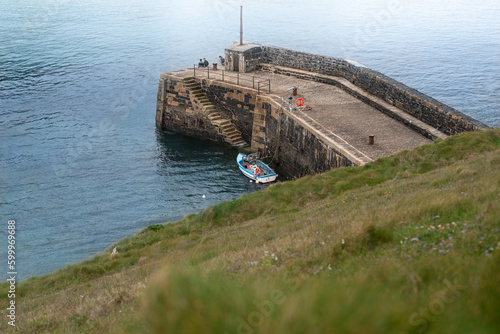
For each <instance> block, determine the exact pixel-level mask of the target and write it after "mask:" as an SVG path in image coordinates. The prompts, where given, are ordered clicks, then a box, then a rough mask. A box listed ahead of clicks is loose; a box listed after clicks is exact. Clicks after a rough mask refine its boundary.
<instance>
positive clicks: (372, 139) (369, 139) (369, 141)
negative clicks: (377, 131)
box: [368, 136, 375, 145]
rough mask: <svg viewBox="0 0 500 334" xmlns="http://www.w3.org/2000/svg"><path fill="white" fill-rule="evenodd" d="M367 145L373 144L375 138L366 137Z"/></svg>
mask: <svg viewBox="0 0 500 334" xmlns="http://www.w3.org/2000/svg"><path fill="white" fill-rule="evenodd" d="M368 144H369V145H374V144H375V136H368Z"/></svg>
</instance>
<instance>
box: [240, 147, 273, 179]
mask: <svg viewBox="0 0 500 334" xmlns="http://www.w3.org/2000/svg"><path fill="white" fill-rule="evenodd" d="M236 162H237V163H238V167H240V170H241V172H242V173H243V175H245V176H246V177H248V178H249V179H252V180H254V181H255V183H268V182H273V181H274V180H276V178H277V177H278V174H276V172H275V171H274V170H272V169H271V167H269V166H268V165H266V164H265V163H263V162H262V161H260V160H259V156H258V155H257V154H249V155H246V154H242V153H240V154H238V157H237V158H236Z"/></svg>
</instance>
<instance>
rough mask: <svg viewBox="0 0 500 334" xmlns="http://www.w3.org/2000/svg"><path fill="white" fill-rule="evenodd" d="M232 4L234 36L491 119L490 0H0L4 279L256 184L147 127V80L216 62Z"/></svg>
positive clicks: (152, 95)
mask: <svg viewBox="0 0 500 334" xmlns="http://www.w3.org/2000/svg"><path fill="white" fill-rule="evenodd" d="M240 4H243V5H244V17H245V36H244V38H245V40H249V41H252V42H256V43H262V44H270V45H276V46H282V47H287V48H292V49H296V50H300V51H307V52H311V53H318V54H323V55H328V56H336V57H341V58H349V59H352V60H356V61H359V62H361V63H363V64H365V65H367V66H369V67H371V68H373V69H376V70H378V71H380V72H382V73H384V74H387V75H389V76H391V77H393V78H395V79H397V80H399V81H402V82H403V83H405V84H407V85H409V86H411V87H414V88H416V89H418V90H420V91H422V92H424V93H426V94H429V95H430V96H432V97H434V98H436V99H438V100H440V101H442V102H444V103H446V104H448V105H450V106H452V107H454V108H456V109H458V110H460V111H462V112H464V113H466V114H468V115H470V116H472V117H474V118H476V119H478V120H480V121H482V122H484V123H486V124H488V125H491V126H499V125H500V56H499V55H500V20H498V17H500V2H498V1H481V2H480V3H479V4H476V3H475V2H471V1H463V0H460V1H451V0H445V1H439V2H437V1H430V0H423V1H418V2H417V1H409V0H400V1H397V0H387V1H384V0H373V1H366V0H363V1H361V0H337V1H299V0H286V1H285V0H282V1H264V0H254V1H251V0H248V1H236V0H221V1H217V0H214V1H193V0H191V1H173V0H172V1H169V0H167V1H165V0H163V1H159V0H148V1H145V0H136V1H133V0H120V1H100V0H82V1H73V0H54V1H42V0H31V1H30V0H27V1H23V2H14V1H8V0H0V9H1V10H0V219H1V225H0V226H2V228H1V234H0V238H1V241H0V247H1V249H0V259H4V260H5V262H6V258H7V255H6V253H7V249H6V248H7V247H6V245H7V242H6V239H7V235H6V230H7V221H8V220H10V219H15V220H16V227H17V237H18V239H17V246H18V249H17V251H18V252H17V254H16V255H17V270H18V272H19V275H18V278H20V279H25V278H27V277H29V276H33V275H41V274H45V273H49V272H52V271H53V270H55V269H57V268H61V267H63V266H65V265H67V264H70V263H74V262H77V261H80V260H83V259H86V258H89V257H91V256H93V255H94V254H95V253H98V252H102V251H104V250H105V249H106V248H107V247H109V246H110V245H111V244H112V243H113V242H115V241H117V240H119V239H120V238H122V237H125V236H128V235H131V234H133V233H135V232H137V231H138V230H140V229H142V228H144V227H145V226H148V225H150V224H156V223H163V222H167V221H176V220H178V219H179V218H181V217H183V216H184V215H185V214H187V213H189V212H197V211H200V210H202V209H203V208H204V207H206V206H208V205H213V204H215V203H217V202H219V201H221V200H228V199H234V198H236V197H238V196H240V195H241V194H242V193H245V192H250V191H254V190H255V189H257V188H256V185H255V184H250V183H249V182H248V180H247V179H246V178H245V177H243V176H242V175H240V173H239V171H238V170H237V168H236V166H235V163H234V159H235V156H236V153H237V151H236V150H235V149H232V148H228V147H225V146H219V145H213V144H211V143H208V142H204V141H198V140H194V139H190V138H185V137H181V136H176V135H167V134H159V133H157V132H156V131H155V125H154V118H155V104H156V93H157V83H158V79H159V74H160V73H161V72H164V71H168V70H175V69H181V68H185V67H189V66H191V65H192V64H193V63H196V62H197V60H198V59H199V58H201V57H206V58H207V59H209V60H210V61H211V62H215V61H216V60H217V58H218V55H220V54H222V53H223V50H224V47H226V46H228V45H229V44H231V43H232V41H233V40H238V39H239V6H240ZM261 187H262V186H261ZM203 195H205V198H203ZM4 260H2V261H4ZM2 268H5V269H4V270H5V273H6V272H7V268H6V266H5V265H4V266H3V267H2Z"/></svg>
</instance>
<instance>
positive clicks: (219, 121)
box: [156, 44, 487, 177]
mask: <svg viewBox="0 0 500 334" xmlns="http://www.w3.org/2000/svg"><path fill="white" fill-rule="evenodd" d="M225 55H226V65H225V71H221V70H212V71H208V70H207V69H204V70H201V69H186V70H180V71H174V72H169V73H163V74H162V75H161V78H160V82H159V86H158V100H157V112H156V125H157V128H158V129H160V130H168V131H172V132H176V133H180V134H184V135H189V136H193V137H197V138H202V139H208V140H212V141H217V142H223V143H228V144H231V145H233V146H246V145H249V146H251V148H252V150H254V151H258V152H260V153H261V154H262V155H264V156H267V157H269V158H272V159H273V160H274V161H275V162H277V163H278V164H280V166H281V168H282V169H283V170H284V171H285V172H287V173H288V174H289V175H292V176H295V177H300V176H304V175H307V174H315V173H320V172H324V171H327V170H329V169H331V168H335V167H342V166H359V165H363V164H365V163H367V162H369V161H372V160H374V159H376V158H378V157H381V156H387V155H390V154H394V153H396V152H398V151H400V150H402V149H411V148H413V147H415V146H417V145H419V144H421V143H426V142H430V140H434V139H436V138H445V137H446V136H447V135H453V134H457V133H461V132H466V131H478V130H483V129H485V128H487V126H486V125H484V124H482V123H481V122H478V121H476V120H474V119H472V118H470V117H468V116H467V115H464V114H462V113H460V112H459V111H457V110H455V109H453V108H451V107H449V106H446V105H444V104H442V103H439V102H438V101H436V100H434V99H432V98H431V97H429V96H427V95H425V94H422V93H420V92H418V91H416V90H414V89H412V88H410V87H407V86H405V85H404V84H402V83H399V82H397V81H395V80H393V79H391V78H388V77H386V76H384V75H383V74H381V73H378V72H376V71H373V70H371V69H369V68H367V67H364V66H362V65H360V64H356V63H354V62H350V61H347V60H343V59H338V58H333V57H325V56H319V55H313V54H308V53H304V52H297V51H293V50H287V49H283V48H277V47H270V46H263V45H256V44H245V45H243V46H239V45H233V46H231V47H229V48H227V49H226V50H225ZM248 72H252V73H248ZM263 82H266V84H268V89H261V86H260V84H261V83H263ZM293 85H299V86H300V87H301V88H300V89H299V95H300V94H302V95H300V96H303V97H304V98H306V100H307V101H308V103H311V104H312V105H314V108H313V110H312V111H308V112H305V111H301V110H296V109H294V110H292V109H291V108H290V105H289V104H288V101H287V98H286V96H287V94H289V91H287V89H288V88H289V87H290V86H293ZM266 87H267V86H266ZM368 135H375V138H376V143H375V145H369V144H368V142H367V141H368Z"/></svg>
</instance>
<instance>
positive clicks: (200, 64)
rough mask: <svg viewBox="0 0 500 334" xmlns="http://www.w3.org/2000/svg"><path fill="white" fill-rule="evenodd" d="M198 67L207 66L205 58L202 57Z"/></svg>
mask: <svg viewBox="0 0 500 334" xmlns="http://www.w3.org/2000/svg"><path fill="white" fill-rule="evenodd" d="M198 67H205V63H204V62H203V59H200V62H199V63H198Z"/></svg>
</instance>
